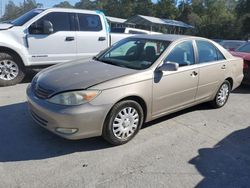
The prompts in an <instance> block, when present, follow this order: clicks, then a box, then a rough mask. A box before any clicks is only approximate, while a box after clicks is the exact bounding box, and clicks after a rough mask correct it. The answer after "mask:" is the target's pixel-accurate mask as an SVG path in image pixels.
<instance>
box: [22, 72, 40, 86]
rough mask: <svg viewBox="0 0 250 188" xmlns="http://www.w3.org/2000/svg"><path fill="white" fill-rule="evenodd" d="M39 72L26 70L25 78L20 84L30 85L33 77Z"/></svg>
mask: <svg viewBox="0 0 250 188" xmlns="http://www.w3.org/2000/svg"><path fill="white" fill-rule="evenodd" d="M39 71H40V70H32V69H31V70H27V72H26V76H25V77H24V79H23V81H22V83H30V82H31V81H32V79H33V78H34V76H35V75H36V74H37V73H38V72H39Z"/></svg>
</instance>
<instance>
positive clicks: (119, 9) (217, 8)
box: [2, 0, 250, 39]
mask: <svg viewBox="0 0 250 188" xmlns="http://www.w3.org/2000/svg"><path fill="white" fill-rule="evenodd" d="M39 6H42V5H41V4H37V3H36V1H35V0H24V2H23V3H21V4H19V5H16V4H14V2H13V1H9V2H8V4H7V5H6V8H5V14H4V15H3V17H2V20H10V19H14V18H16V17H18V16H19V15H21V14H23V13H24V12H27V11H29V10H30V9H33V8H35V7H39ZM55 7H64V8H79V9H90V10H101V11H103V12H104V13H105V14H106V15H108V16H114V17H119V18H125V19H126V18H129V17H132V16H134V15H138V14H141V15H148V16H155V17H159V18H167V19H176V20H180V21H183V22H186V23H188V24H190V25H193V26H194V27H195V29H193V30H188V31H187V33H188V34H193V35H199V36H203V37H208V38H221V39H245V38H247V37H250V0H157V2H156V3H152V1H151V0H79V2H77V3H76V4H75V5H71V4H70V3H69V2H68V1H63V2H61V3H59V4H57V5H55ZM161 30H162V31H166V32H167V31H168V29H167V28H164V27H161Z"/></svg>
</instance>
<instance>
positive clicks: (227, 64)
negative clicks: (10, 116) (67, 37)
mask: <svg viewBox="0 0 250 188" xmlns="http://www.w3.org/2000/svg"><path fill="white" fill-rule="evenodd" d="M83 62H84V61H83V60H78V61H76V62H74V63H73V62H72V63H65V64H61V65H55V66H53V67H51V68H48V69H46V70H44V71H42V72H40V73H38V75H36V77H35V78H34V79H33V81H32V83H31V85H30V86H29V87H28V88H27V97H28V103H29V106H30V111H31V114H32V117H33V118H34V120H35V121H36V122H38V123H39V124H40V125H42V126H43V127H44V128H46V129H48V130H50V131H51V132H53V133H55V134H57V135H59V136H62V137H64V138H67V139H81V138H87V137H93V136H100V135H102V136H103V137H104V138H105V139H106V140H107V141H109V142H110V143H112V144H114V145H119V144H124V143H126V142H128V141H129V140H131V139H132V138H133V137H134V136H135V135H136V134H137V132H138V131H139V130H140V128H141V126H142V124H143V123H144V122H148V121H151V120H153V119H156V118H158V117H161V116H164V115H166V114H169V113H172V112H176V111H178V110H182V109H184V108H187V107H190V106H194V105H196V104H199V103H202V102H208V101H210V102H211V104H212V105H213V106H214V107H215V108H220V107H222V106H224V105H225V104H226V102H227V100H228V97H229V94H230V92H231V90H233V89H235V88H237V87H238V86H239V85H240V83H241V81H242V79H243V70H242V67H243V61H242V59H241V58H238V57H234V56H232V55H231V54H230V53H229V52H228V51H227V50H225V49H224V48H222V47H221V46H220V45H218V44H217V43H215V42H212V41H210V40H207V39H204V38H198V37H187V36H178V35H137V36H134V37H130V38H127V39H123V40H122V41H120V42H118V43H117V44H115V45H113V46H112V47H111V48H109V49H107V50H106V51H105V52H103V53H101V54H99V55H98V56H97V57H96V58H95V59H94V60H87V61H86V62H84V63H83ZM83 70H84V71H83Z"/></svg>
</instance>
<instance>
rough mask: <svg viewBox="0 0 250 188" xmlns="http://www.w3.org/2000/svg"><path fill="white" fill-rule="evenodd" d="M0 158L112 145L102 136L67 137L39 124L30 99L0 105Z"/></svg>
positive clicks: (22, 158)
mask: <svg viewBox="0 0 250 188" xmlns="http://www.w3.org/2000/svg"><path fill="white" fill-rule="evenodd" d="M0 143H1V147H0V162H11V161H27V160H39V159H47V158H51V157H56V156H62V155H66V154H70V153H75V152H82V151H91V150H99V149H104V148H108V147H111V146H110V145H109V144H108V143H107V142H105V141H104V140H103V139H102V138H101V137H99V138H91V139H84V140H76V141H71V140H66V139H63V138H60V137H59V136H56V135H54V134H52V133H50V132H49V131H47V130H45V129H43V128H42V127H40V126H39V125H37V124H36V123H35V122H34V121H33V120H32V119H31V117H30V115H29V112H28V110H27V103H25V102H24V103H18V104H13V105H8V106H3V107H0Z"/></svg>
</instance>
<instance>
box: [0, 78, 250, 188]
mask: <svg viewBox="0 0 250 188" xmlns="http://www.w3.org/2000/svg"><path fill="white" fill-rule="evenodd" d="M27 82H29V79H28V80H27ZM26 87H27V83H23V84H19V85H17V86H13V87H5V88H0V144H1V146H0V187H1V188H2V187H3V188H8V187H25V188H27V187H31V188H35V187H44V188H48V187H60V188H61V187H100V188H102V187H115V188H117V187H119V188H120V187H129V188H130V187H142V188H146V187H154V188H155V187H157V188H158V187H171V188H174V187H178V188H179V187H180V188H185V187H208V188H216V187H218V188H219V187H227V188H228V187H249V185H250V127H249V126H250V115H249V109H250V87H246V86H245V87H241V88H239V89H237V90H236V91H235V92H234V93H232V94H231V96H230V99H229V101H228V104H227V105H226V106H225V107H224V108H222V109H218V110H214V109H211V108H210V107H209V106H208V105H206V104H202V105H199V106H196V107H193V108H190V109H187V110H184V111H182V112H179V113H175V114H172V115H169V116H166V117H164V118H161V119H158V120H156V121H153V122H151V123H148V124H146V125H145V126H144V127H143V129H142V130H141V131H140V133H139V134H138V135H137V136H136V137H135V138H134V139H133V140H132V141H131V142H129V143H128V144H126V145H123V146H119V147H111V146H110V145H109V144H107V143H106V142H105V141H104V140H103V139H102V138H91V139H85V140H79V141H68V140H65V139H62V138H60V137H58V136H55V135H53V134H52V133H50V132H48V131H47V130H45V129H43V128H41V127H39V126H38V125H36V123H35V122H33V120H32V119H31V118H30V116H29V113H28V112H27V104H26V96H25V89H26Z"/></svg>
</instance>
